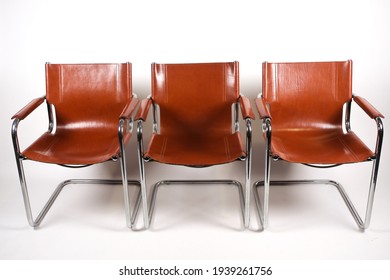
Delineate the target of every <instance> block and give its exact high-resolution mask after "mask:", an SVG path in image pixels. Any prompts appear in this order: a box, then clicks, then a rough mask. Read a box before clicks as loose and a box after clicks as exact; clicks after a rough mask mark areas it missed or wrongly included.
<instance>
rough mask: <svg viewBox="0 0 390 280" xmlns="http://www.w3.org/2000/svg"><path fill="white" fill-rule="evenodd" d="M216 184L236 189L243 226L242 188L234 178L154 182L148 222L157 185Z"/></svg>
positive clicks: (152, 212)
mask: <svg viewBox="0 0 390 280" xmlns="http://www.w3.org/2000/svg"><path fill="white" fill-rule="evenodd" d="M184 184H185V185H208V184H212V185H217V184H221V185H222V184H223V185H233V186H236V187H237V189H238V194H239V199H240V206H241V217H242V221H243V224H244V227H245V222H246V221H245V215H246V211H245V210H246V202H245V199H244V191H243V188H242V185H241V183H240V182H238V181H236V180H162V181H159V182H157V183H155V184H154V186H153V190H152V197H151V201H150V208H149V224H151V223H152V219H153V217H154V216H153V214H154V209H155V206H156V199H157V193H158V189H159V187H161V186H163V185H166V186H170V185H184Z"/></svg>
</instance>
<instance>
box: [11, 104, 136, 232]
mask: <svg viewBox="0 0 390 280" xmlns="http://www.w3.org/2000/svg"><path fill="white" fill-rule="evenodd" d="M48 110H49V132H51V130H52V129H53V115H52V110H51V108H50V105H49V104H48ZM19 122H20V120H19V119H17V118H16V119H14V121H13V123H12V128H11V135H12V142H13V147H14V152H15V158H16V165H17V169H18V174H19V181H20V185H21V189H22V195H23V201H24V207H25V211H26V215H27V220H28V223H29V225H30V226H32V227H34V228H37V227H38V226H39V225H40V224H41V222H42V221H43V219H44V218H45V216H46V214H47V212H48V211H49V210H50V208H51V206H52V205H53V203H54V201H55V200H56V199H57V197H58V195H59V194H60V193H61V191H62V189H63V188H64V187H65V186H67V185H69V184H102V185H119V184H121V185H122V186H123V194H124V202H125V213H126V225H127V227H129V228H133V225H134V222H135V219H136V216H137V213H138V208H139V205H140V199H141V190H140V191H138V195H137V200H136V203H135V206H134V210H133V213H131V207H130V199H129V192H128V185H129V184H131V185H135V186H137V187H140V182H139V181H135V180H128V179H127V172H126V161H125V149H124V141H123V135H124V133H125V120H124V119H121V120H120V121H119V126H118V136H119V144H120V153H121V159H120V163H121V172H122V180H104V179H70V180H65V181H63V182H61V183H60V184H59V185H58V186H57V188H56V189H55V190H54V192H53V194H52V195H51V196H50V198H49V200H48V201H47V202H46V204H45V205H44V207H43V208H42V210H41V212H40V213H39V214H38V216H37V217H36V219H34V217H33V213H32V209H31V202H30V198H29V194H28V188H27V182H26V176H25V172H24V168H23V160H25V158H24V157H23V155H22V154H21V153H20V145H19V140H18V125H19ZM131 122H132V121H131V120H129V128H128V129H129V131H131V127H132V125H131V124H130V123H131Z"/></svg>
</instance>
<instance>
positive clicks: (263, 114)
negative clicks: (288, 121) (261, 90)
mask: <svg viewBox="0 0 390 280" xmlns="http://www.w3.org/2000/svg"><path fill="white" fill-rule="evenodd" d="M255 104H256V108H257V111H258V112H259V115H260V119H265V118H271V114H270V113H269V111H268V108H267V105H266V104H265V101H264V99H263V98H261V97H259V98H256V99H255Z"/></svg>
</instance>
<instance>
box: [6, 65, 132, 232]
mask: <svg viewBox="0 0 390 280" xmlns="http://www.w3.org/2000/svg"><path fill="white" fill-rule="evenodd" d="M45 100H46V102H47V107H48V110H49V123H50V124H49V130H48V131H46V132H45V133H44V134H43V135H42V136H41V137H39V138H38V139H37V140H36V141H35V142H33V143H32V144H31V145H30V146H29V147H27V148H26V149H25V150H24V151H22V152H21V151H20V148H19V143H18V140H17V126H18V124H19V122H20V121H21V120H23V119H25V118H26V117H27V116H28V115H29V114H30V113H31V112H33V111H34V110H35V109H36V108H37V107H38V106H39V105H40V104H42V103H43V102H44V101H45ZM138 103H139V102H138V99H137V98H135V97H133V95H132V78H131V64H130V63H122V64H50V63H48V64H46V96H45V97H41V98H37V99H34V100H33V101H32V102H30V103H29V104H28V105H27V106H25V107H24V108H23V109H22V110H20V111H19V112H18V113H16V114H15V115H14V116H13V117H12V118H13V119H14V123H13V130H12V136H13V140H14V148H15V155H16V160H17V164H18V170H19V176H20V179H21V185H22V190H23V192H25V193H27V185H26V182H25V178H24V176H25V175H24V172H23V168H22V160H26V159H27V160H32V161H40V162H45V163H52V164H60V165H65V166H70V167H74V166H84V165H90V164H95V163H101V162H105V161H108V160H116V159H118V158H120V159H121V167H122V172H123V173H122V175H123V178H122V179H123V186H124V192H125V202H126V203H128V198H127V196H128V195H127V176H126V168H125V162H124V156H125V155H124V146H125V145H126V144H127V142H128V141H129V139H130V136H131V131H130V130H129V129H128V124H130V123H132V114H133V113H134V112H135V109H136V107H137V105H138ZM83 182H84V183H90V182H92V183H100V182H99V181H97V180H93V181H88V180H85V181H83ZM69 183H72V182H71V181H66V183H62V184H60V186H62V187H63V186H64V185H66V184H69ZM104 183H108V184H111V183H117V182H116V181H115V182H114V181H110V182H109V180H105V182H104ZM120 183H122V181H120ZM133 183H136V184H138V185H139V182H136V181H134V182H133ZM62 187H61V188H59V189H58V192H55V194H56V195H55V197H56V196H57V195H58V193H59V191H60V190H61V189H62ZM24 197H25V204H26V211H27V216H28V219H29V223H30V225H32V226H38V225H39V223H40V222H41V220H42V219H43V217H38V218H37V220H36V221H34V219H33V218H32V214H31V211H30V210H29V209H30V202H29V200H28V196H24ZM54 199H55V198H54ZM53 201H54V200H51V203H52V202H53ZM49 207H50V206H49ZM126 207H128V205H126ZM47 210H48V208H46V207H45V208H44V211H46V212H47ZM127 210H129V209H127ZM126 214H128V213H127V212H126ZM43 216H44V215H43ZM128 218H129V217H128ZM128 225H129V226H131V225H130V221H129V219H128Z"/></svg>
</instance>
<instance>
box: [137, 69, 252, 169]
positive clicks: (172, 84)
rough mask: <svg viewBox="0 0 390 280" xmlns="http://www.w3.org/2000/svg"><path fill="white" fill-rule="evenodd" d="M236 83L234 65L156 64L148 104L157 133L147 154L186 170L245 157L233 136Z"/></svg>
mask: <svg viewBox="0 0 390 280" xmlns="http://www.w3.org/2000/svg"><path fill="white" fill-rule="evenodd" d="M238 82H239V81H238V65H237V63H205V64H201V63H200V64H154V65H153V69H152V99H149V100H151V101H153V102H154V103H155V104H156V105H158V106H159V110H160V124H159V127H160V131H159V133H154V134H153V136H152V138H151V140H150V142H149V146H148V149H147V151H146V153H145V156H146V157H149V158H151V159H153V160H155V161H159V162H163V163H169V164H179V165H189V166H208V165H214V164H221V163H227V162H232V161H235V160H237V159H239V158H241V157H245V156H246V153H245V148H244V146H243V145H242V141H241V136H240V134H239V133H237V132H232V122H233V120H232V105H233V103H234V102H238V101H239V99H240V95H239V90H238V86H239V84H238ZM241 98H245V97H241ZM245 117H248V116H245ZM249 117H253V116H249Z"/></svg>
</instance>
